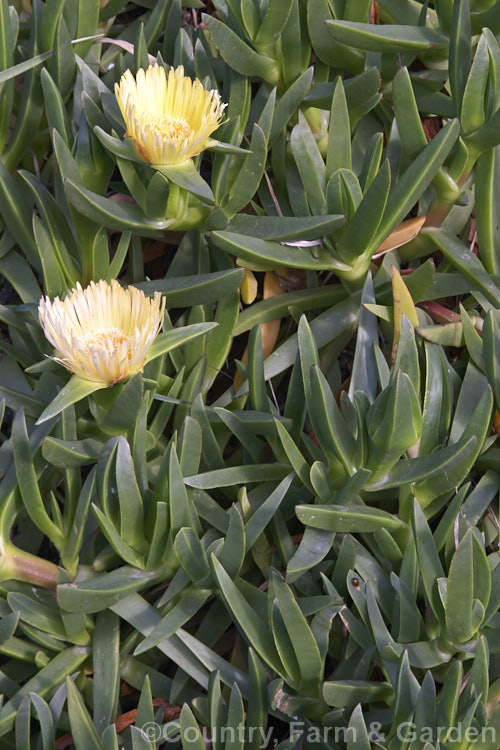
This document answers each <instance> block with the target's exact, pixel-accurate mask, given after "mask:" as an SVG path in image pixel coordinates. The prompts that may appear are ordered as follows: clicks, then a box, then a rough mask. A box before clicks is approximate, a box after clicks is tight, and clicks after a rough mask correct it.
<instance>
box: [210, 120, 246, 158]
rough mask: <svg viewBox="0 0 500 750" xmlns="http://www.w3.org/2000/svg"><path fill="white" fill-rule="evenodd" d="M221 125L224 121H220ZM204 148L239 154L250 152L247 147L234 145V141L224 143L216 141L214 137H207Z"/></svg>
mask: <svg viewBox="0 0 500 750" xmlns="http://www.w3.org/2000/svg"><path fill="white" fill-rule="evenodd" d="M222 124H223V125H225V124H226V122H224V123H222ZM205 148H206V149H211V151H217V152H218V153H220V154H241V155H242V156H248V154H251V153H252V152H251V151H250V150H249V149H248V148H241V146H235V145H234V143H224V141H217V140H216V139H215V138H209V139H208V141H207V143H206V145H205Z"/></svg>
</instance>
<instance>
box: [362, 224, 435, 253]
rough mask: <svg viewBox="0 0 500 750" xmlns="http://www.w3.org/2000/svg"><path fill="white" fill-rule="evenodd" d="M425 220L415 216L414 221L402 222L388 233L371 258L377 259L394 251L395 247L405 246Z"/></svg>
mask: <svg viewBox="0 0 500 750" xmlns="http://www.w3.org/2000/svg"><path fill="white" fill-rule="evenodd" d="M425 219H426V217H425V216H417V218H415V219H407V220H406V221H402V222H401V224H400V225H399V226H398V227H396V229H395V230H394V231H393V232H391V233H390V235H389V236H388V237H387V239H385V240H384V241H383V242H382V244H381V245H379V246H378V248H377V252H376V253H375V255H373V256H372V257H373V258H379V257H380V256H381V255H384V254H385V253H388V252H389V251H390V250H395V249H396V248H397V247H401V245H406V243H407V242H410V240H413V239H414V238H415V237H416V236H417V234H418V233H419V232H420V230H421V228H422V227H423V225H424V222H425Z"/></svg>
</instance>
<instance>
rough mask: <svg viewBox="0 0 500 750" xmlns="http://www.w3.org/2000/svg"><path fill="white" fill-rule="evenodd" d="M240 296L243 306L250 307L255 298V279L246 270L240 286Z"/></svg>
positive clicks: (250, 272)
mask: <svg viewBox="0 0 500 750" xmlns="http://www.w3.org/2000/svg"><path fill="white" fill-rule="evenodd" d="M240 294H241V299H242V301H243V302H244V303H245V305H251V304H252V302H253V301H254V300H255V298H256V296H257V279H256V278H255V276H254V274H253V273H252V271H250V270H249V269H248V268H245V275H244V276H243V281H242V282H241V286H240Z"/></svg>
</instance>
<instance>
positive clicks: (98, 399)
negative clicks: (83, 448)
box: [89, 373, 143, 436]
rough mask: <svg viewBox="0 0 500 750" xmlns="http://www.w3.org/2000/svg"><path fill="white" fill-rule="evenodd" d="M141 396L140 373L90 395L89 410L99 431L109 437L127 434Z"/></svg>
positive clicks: (138, 409)
mask: <svg viewBox="0 0 500 750" xmlns="http://www.w3.org/2000/svg"><path fill="white" fill-rule="evenodd" d="M142 394H143V378H142V375H141V374H140V373H137V374H136V375H133V376H132V377H130V378H127V380H124V381H123V382H122V383H116V385H112V386H110V387H109V388H106V389H105V390H99V391H96V392H95V393H93V394H91V395H90V396H89V408H90V411H91V413H92V416H93V417H94V419H95V421H96V424H97V425H98V427H99V429H100V430H101V431H102V432H104V433H106V435H109V436H114V435H122V434H123V433H125V432H127V431H128V430H129V429H130V428H131V427H133V426H134V425H135V423H136V421H137V418H138V416H139V412H140V409H141V403H142Z"/></svg>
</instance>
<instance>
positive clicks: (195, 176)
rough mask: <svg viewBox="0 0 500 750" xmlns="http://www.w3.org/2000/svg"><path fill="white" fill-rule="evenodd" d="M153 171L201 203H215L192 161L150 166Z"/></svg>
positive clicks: (207, 185) (206, 183)
mask: <svg viewBox="0 0 500 750" xmlns="http://www.w3.org/2000/svg"><path fill="white" fill-rule="evenodd" d="M152 167H153V169H156V170H157V171H158V172H161V173H162V174H163V175H165V177H166V178H167V180H169V182H173V183H174V184H175V185H178V186H179V187H180V188H182V189H183V190H186V191H187V192H188V193H192V194H193V195H195V196H196V197H197V198H198V199H199V200H200V201H202V203H206V204H207V205H209V206H211V205H213V204H214V203H215V198H214V194H213V192H212V188H211V187H210V185H209V184H208V182H205V180H204V179H203V177H202V176H201V175H200V173H199V172H198V170H197V169H196V167H195V165H194V162H193V160H192V159H187V160H186V161H183V162H181V163H180V164H171V165H170V164H169V165H168V166H167V165H165V164H152Z"/></svg>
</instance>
